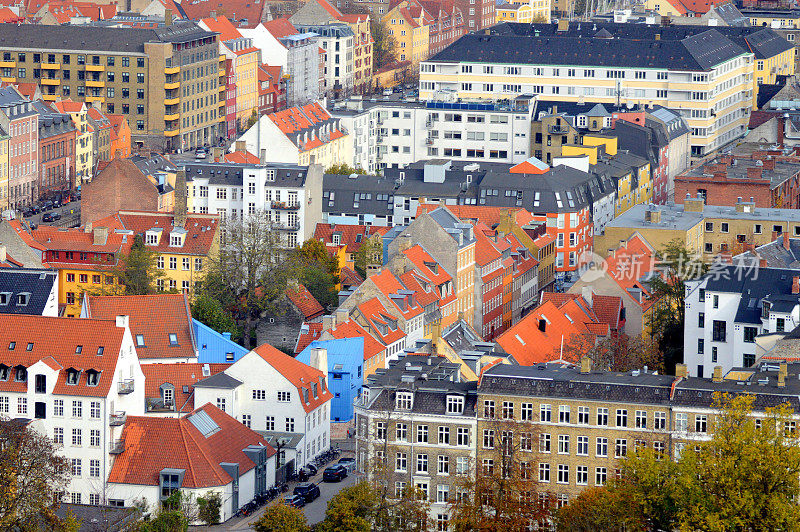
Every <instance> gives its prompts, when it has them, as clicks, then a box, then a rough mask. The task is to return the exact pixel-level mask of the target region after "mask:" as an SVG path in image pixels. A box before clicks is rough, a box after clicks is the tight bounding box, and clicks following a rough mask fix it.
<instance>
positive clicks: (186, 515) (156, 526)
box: [139, 490, 196, 532]
mask: <svg viewBox="0 0 800 532" xmlns="http://www.w3.org/2000/svg"><path fill="white" fill-rule="evenodd" d="M195 513H196V508H195V505H194V504H193V501H192V500H191V499H190V498H189V497H188V496H186V495H185V494H184V493H183V492H182V491H181V490H175V491H173V492H172V493H171V494H170V495H169V497H167V499H166V500H165V501H164V502H162V503H161V506H160V507H159V509H158V512H157V513H156V516H155V517H154V518H152V519H149V520H146V521H143V522H141V523H140V524H139V532H181V531H186V530H187V529H188V528H189V521H193V520H194V518H195Z"/></svg>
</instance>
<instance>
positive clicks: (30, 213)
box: [22, 207, 36, 218]
mask: <svg viewBox="0 0 800 532" xmlns="http://www.w3.org/2000/svg"><path fill="white" fill-rule="evenodd" d="M34 214H36V213H35V212H33V209H31V208H30V207H28V208H26V209H24V210H23V211H22V217H23V218H30V217H31V216H33V215H34Z"/></svg>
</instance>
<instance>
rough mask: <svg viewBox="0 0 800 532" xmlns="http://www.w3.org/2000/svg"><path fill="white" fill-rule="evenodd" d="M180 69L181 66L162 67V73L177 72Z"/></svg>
mask: <svg viewBox="0 0 800 532" xmlns="http://www.w3.org/2000/svg"><path fill="white" fill-rule="evenodd" d="M180 71H181V67H164V74H167V75H169V74H178V73H180Z"/></svg>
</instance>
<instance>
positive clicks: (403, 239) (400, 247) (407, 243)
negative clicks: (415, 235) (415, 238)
mask: <svg viewBox="0 0 800 532" xmlns="http://www.w3.org/2000/svg"><path fill="white" fill-rule="evenodd" d="M397 238H398V239H399V240H398V241H397V252H398V253H402V252H404V251H408V250H409V249H411V235H400V236H398V237H397Z"/></svg>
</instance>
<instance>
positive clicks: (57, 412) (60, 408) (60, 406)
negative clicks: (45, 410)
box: [0, 399, 64, 417]
mask: <svg viewBox="0 0 800 532" xmlns="http://www.w3.org/2000/svg"><path fill="white" fill-rule="evenodd" d="M0 411H2V410H0ZM53 415H54V416H56V417H62V416H63V415H64V400H63V399H56V400H54V401H53Z"/></svg>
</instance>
